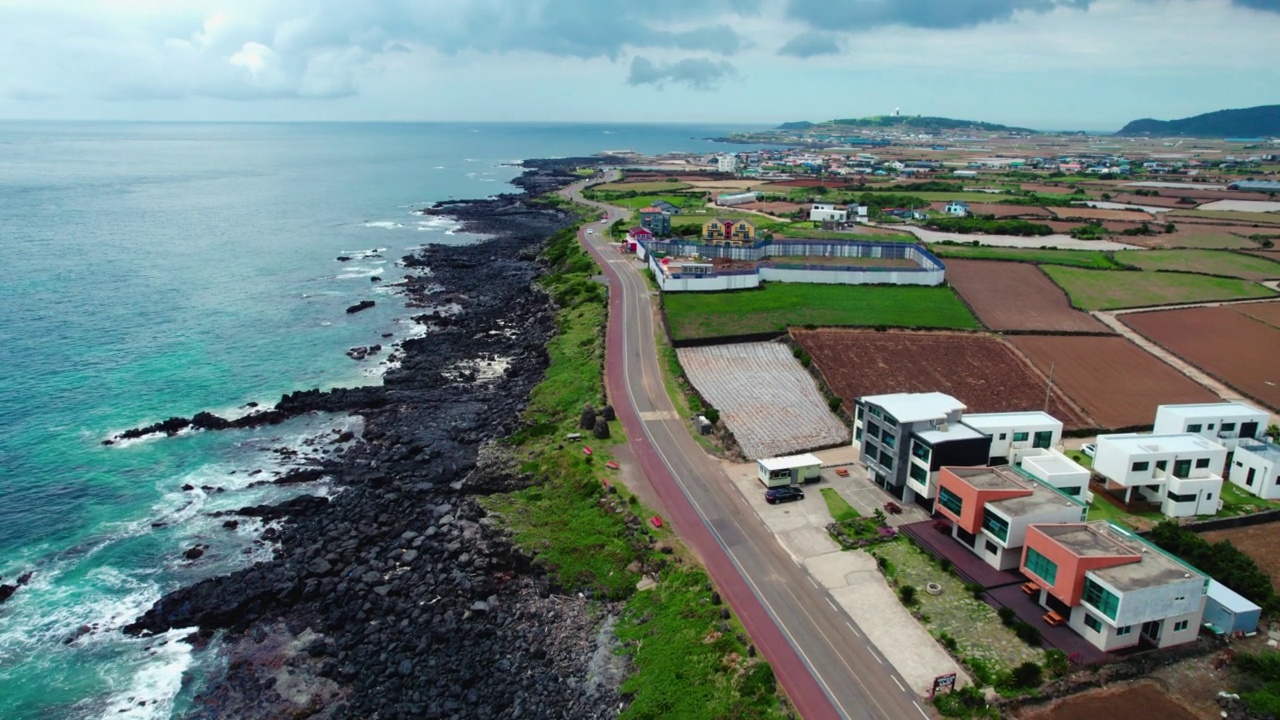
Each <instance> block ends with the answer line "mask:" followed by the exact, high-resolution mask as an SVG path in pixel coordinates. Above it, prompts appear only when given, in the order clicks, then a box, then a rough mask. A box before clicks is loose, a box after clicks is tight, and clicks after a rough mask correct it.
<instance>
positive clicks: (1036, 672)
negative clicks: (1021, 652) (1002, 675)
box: [1013, 661, 1043, 688]
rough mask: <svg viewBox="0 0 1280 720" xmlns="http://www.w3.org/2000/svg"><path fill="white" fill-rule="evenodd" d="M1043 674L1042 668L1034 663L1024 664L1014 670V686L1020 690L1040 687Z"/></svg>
mask: <svg viewBox="0 0 1280 720" xmlns="http://www.w3.org/2000/svg"><path fill="white" fill-rule="evenodd" d="M1042 678H1043V674H1042V672H1041V670H1040V666H1039V665H1037V664H1035V663H1033V662H1030V661H1028V662H1024V663H1022V664H1021V665H1019V666H1018V667H1016V668H1014V669H1013V684H1014V686H1015V687H1020V688H1034V687H1040V680H1041V679H1042Z"/></svg>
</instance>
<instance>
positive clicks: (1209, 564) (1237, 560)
mask: <svg viewBox="0 0 1280 720" xmlns="http://www.w3.org/2000/svg"><path fill="white" fill-rule="evenodd" d="M1151 540H1152V541H1153V542H1155V544H1156V545H1159V546H1160V547H1161V548H1163V549H1164V550H1166V551H1168V552H1171V553H1173V554H1174V555H1177V556H1178V557H1180V558H1182V559H1183V560H1186V561H1187V562H1188V563H1190V564H1191V565H1192V566H1193V567H1196V568H1199V569H1200V570H1201V571H1202V572H1204V573H1205V574H1207V575H1209V576H1210V577H1212V578H1214V579H1216V580H1217V581H1218V582H1220V583H1222V584H1223V585H1226V586H1227V587H1229V588H1231V589H1232V590H1235V591H1236V592H1238V593H1240V594H1241V595H1243V596H1245V597H1246V598H1248V599H1249V600H1252V601H1253V602H1255V603H1257V604H1258V605H1260V606H1262V609H1263V612H1270V611H1272V610H1275V609H1276V608H1277V606H1278V605H1280V603H1278V602H1277V599H1276V591H1275V588H1274V587H1272V585H1271V579H1270V578H1269V577H1268V576H1267V574H1266V573H1264V572H1262V570H1261V569H1260V568H1259V567H1258V565H1257V563H1255V562H1254V561H1253V559H1252V558H1250V557H1249V556H1248V555H1245V554H1244V553H1243V552H1241V551H1240V550H1239V549H1238V548H1236V546H1234V545H1232V544H1231V543H1230V542H1229V541H1227V540H1223V541H1222V542H1218V543H1210V542H1209V541H1208V540H1205V539H1204V538H1202V537H1200V536H1199V535H1197V534H1195V533H1193V532H1191V531H1190V530H1187V529H1185V528H1183V527H1181V526H1179V525H1178V524H1177V523H1176V522H1173V521H1171V520H1166V521H1164V522H1162V523H1160V524H1159V525H1156V527H1155V529H1153V530H1152V531H1151Z"/></svg>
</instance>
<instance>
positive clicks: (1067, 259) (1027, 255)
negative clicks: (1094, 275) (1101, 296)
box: [929, 244, 1122, 270]
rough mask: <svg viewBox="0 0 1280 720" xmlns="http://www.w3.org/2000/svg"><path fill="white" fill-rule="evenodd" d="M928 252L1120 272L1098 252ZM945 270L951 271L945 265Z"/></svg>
mask: <svg viewBox="0 0 1280 720" xmlns="http://www.w3.org/2000/svg"><path fill="white" fill-rule="evenodd" d="M929 251H930V252H932V253H933V254H934V255H937V256H938V257H940V258H970V259H973V260H1014V261H1018V262H1027V263H1038V264H1045V265H1071V266H1073V267H1087V268H1094V269H1095V270H1120V269H1122V266H1121V265H1120V264H1119V263H1117V262H1116V261H1115V260H1113V259H1112V258H1111V256H1110V254H1109V253H1104V252H1101V251H1098V250H1054V249H1045V250H1041V249H1039V248H1005V247H988V246H986V245H942V244H938V245H932V246H930V247H929ZM947 267H948V268H949V267H951V264H950V263H947Z"/></svg>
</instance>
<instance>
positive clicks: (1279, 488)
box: [1227, 440, 1280, 500]
mask: <svg viewBox="0 0 1280 720" xmlns="http://www.w3.org/2000/svg"><path fill="white" fill-rule="evenodd" d="M1227 476H1228V479H1230V480H1231V482H1232V483H1234V484H1235V485H1238V486H1239V487H1241V488H1244V489H1245V490H1246V491H1248V492H1250V493H1252V494H1254V495H1257V496H1258V497H1260V498H1262V499H1264V500H1280V445H1276V444H1275V443H1273V442H1269V441H1263V440H1254V441H1248V440H1241V441H1240V444H1239V445H1237V446H1236V451H1235V453H1234V454H1232V456H1231V471H1230V472H1229V473H1228V474H1227Z"/></svg>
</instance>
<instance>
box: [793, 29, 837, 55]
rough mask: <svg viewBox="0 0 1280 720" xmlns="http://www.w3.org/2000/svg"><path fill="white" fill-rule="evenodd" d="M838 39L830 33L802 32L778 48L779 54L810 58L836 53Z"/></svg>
mask: <svg viewBox="0 0 1280 720" xmlns="http://www.w3.org/2000/svg"><path fill="white" fill-rule="evenodd" d="M839 53H840V41H839V38H838V37H837V36H836V35H833V34H832V33H825V32H816V31H809V32H803V33H800V34H799V35H797V36H795V37H793V38H791V39H790V40H788V41H787V44H786V45H783V46H782V47H781V48H779V49H778V54H779V55H789V56H791V57H798V58H811V57H816V56H818V55H838V54H839Z"/></svg>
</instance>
